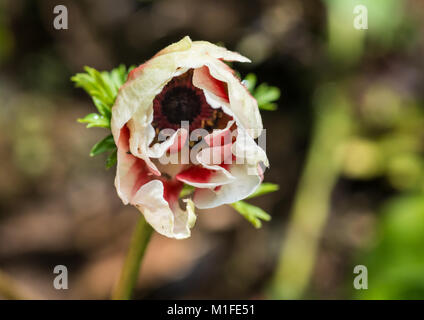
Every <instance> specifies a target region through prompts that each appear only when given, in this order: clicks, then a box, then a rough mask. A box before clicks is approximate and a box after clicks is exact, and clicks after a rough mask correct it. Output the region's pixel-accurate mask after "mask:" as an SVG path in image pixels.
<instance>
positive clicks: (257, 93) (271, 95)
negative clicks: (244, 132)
mask: <svg viewBox="0 0 424 320" xmlns="http://www.w3.org/2000/svg"><path fill="white" fill-rule="evenodd" d="M256 83H257V78H256V75H255V74H253V73H249V74H248V75H247V76H246V77H245V78H244V80H243V84H244V85H245V86H246V88H247V89H248V90H249V91H250V92H251V93H252V95H253V96H254V97H255V99H256V101H257V102H258V107H259V109H262V110H266V111H275V110H277V104H276V103H275V101H277V100H278V99H279V98H280V95H281V93H280V89H278V88H277V87H272V86H269V85H268V84H266V83H261V84H260V85H259V86H258V87H256V88H255V86H256Z"/></svg>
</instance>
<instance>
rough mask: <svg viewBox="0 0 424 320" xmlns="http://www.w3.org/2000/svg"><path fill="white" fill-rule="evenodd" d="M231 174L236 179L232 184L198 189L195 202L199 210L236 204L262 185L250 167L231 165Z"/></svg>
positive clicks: (194, 198) (259, 178)
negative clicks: (251, 172) (252, 173)
mask: <svg viewBox="0 0 424 320" xmlns="http://www.w3.org/2000/svg"><path fill="white" fill-rule="evenodd" d="M228 170H229V172H230V173H231V174H232V175H233V176H234V177H235V179H234V181H233V182H232V183H228V184H224V185H221V186H218V187H216V188H214V189H196V190H195V192H194V197H193V202H194V204H195V206H196V207H197V208H199V209H208V208H214V207H217V206H220V205H223V204H229V203H234V202H237V201H239V200H242V199H244V198H246V197H247V196H249V195H251V194H252V193H253V192H255V190H256V189H257V188H258V187H259V185H260V184H261V181H262V179H261V177H260V176H259V175H251V174H250V171H251V168H249V166H248V165H237V164H234V165H231V166H230V167H229V169H228Z"/></svg>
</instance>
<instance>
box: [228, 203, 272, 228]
mask: <svg viewBox="0 0 424 320" xmlns="http://www.w3.org/2000/svg"><path fill="white" fill-rule="evenodd" d="M230 205H231V206H232V207H233V208H234V209H235V210H237V211H238V212H239V213H240V214H241V215H242V216H243V217H244V218H245V219H246V220H247V221H249V222H250V223H251V224H252V225H253V226H254V227H255V228H260V227H261V226H262V222H261V220H264V221H269V220H271V216H270V215H269V214H268V213H266V212H265V211H264V210H262V209H261V208H259V207H256V206H254V205H251V204H249V203H247V202H244V201H237V202H234V203H232V204H230Z"/></svg>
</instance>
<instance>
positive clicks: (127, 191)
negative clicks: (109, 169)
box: [115, 126, 152, 204]
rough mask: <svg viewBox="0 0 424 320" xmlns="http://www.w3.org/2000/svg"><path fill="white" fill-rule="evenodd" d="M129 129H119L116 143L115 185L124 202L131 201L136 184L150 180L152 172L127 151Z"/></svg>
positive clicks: (139, 184)
mask: <svg viewBox="0 0 424 320" xmlns="http://www.w3.org/2000/svg"><path fill="white" fill-rule="evenodd" d="M128 139H129V131H128V128H127V127H126V126H125V127H123V128H122V129H121V134H120V136H119V141H118V144H117V147H118V151H117V167H116V177H115V187H116V190H117V192H118V195H119V197H120V198H121V199H122V201H123V202H124V203H125V204H128V203H129V202H130V201H131V198H132V196H133V195H134V193H135V191H136V190H135V189H136V187H137V186H141V185H143V184H144V183H146V182H148V181H149V180H151V176H152V172H151V171H150V170H149V168H148V167H147V166H146V164H145V162H144V161H143V160H141V159H139V158H137V157H134V156H133V155H132V154H131V153H128V151H129V144H128Z"/></svg>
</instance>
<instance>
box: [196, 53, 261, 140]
mask: <svg viewBox="0 0 424 320" xmlns="http://www.w3.org/2000/svg"><path fill="white" fill-rule="evenodd" d="M205 66H206V67H207V68H208V69H209V75H210V76H211V77H212V78H213V79H215V80H217V81H220V82H224V83H226V85H227V92H228V98H229V103H228V102H226V101H225V100H223V99H222V98H220V97H219V96H218V95H217V92H216V91H215V92H212V91H210V90H208V87H211V85H209V86H208V87H206V85H205V84H204V82H206V80H205V79H206V78H207V77H206V76H205V72H204V71H199V73H200V74H201V75H203V76H199V75H198V78H202V79H203V81H198V82H196V83H194V85H195V86H197V87H199V88H200V89H202V90H203V91H204V94H205V97H206V101H207V102H208V103H209V104H210V105H211V106H212V107H213V108H222V110H223V111H224V112H225V113H227V114H228V115H230V116H232V117H233V118H234V119H235V120H236V123H237V126H240V127H243V128H246V129H251V133H252V137H253V138H257V137H258V136H259V135H260V133H261V131H262V118H261V115H260V112H259V108H258V103H257V101H256V99H255V98H254V97H252V95H251V94H250V93H249V91H248V90H247V89H246V87H245V86H244V85H243V84H242V83H241V82H240V80H239V79H238V78H236V77H235V76H234V75H233V71H232V69H231V68H229V67H228V66H227V65H226V64H225V63H224V62H222V61H220V60H212V61H207V62H206V63H205ZM195 72H197V70H195ZM198 78H197V80H198Z"/></svg>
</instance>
